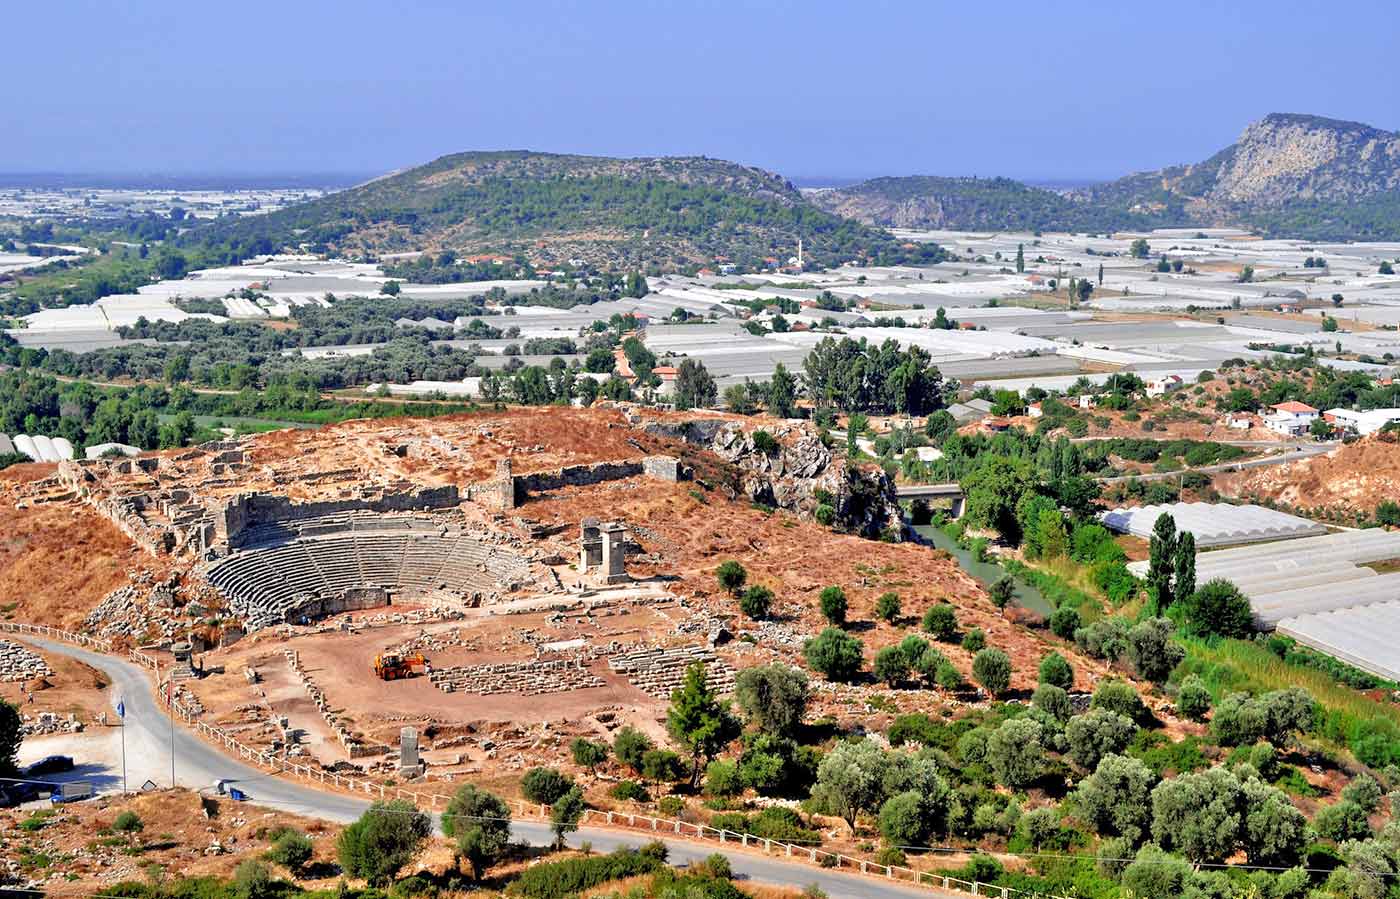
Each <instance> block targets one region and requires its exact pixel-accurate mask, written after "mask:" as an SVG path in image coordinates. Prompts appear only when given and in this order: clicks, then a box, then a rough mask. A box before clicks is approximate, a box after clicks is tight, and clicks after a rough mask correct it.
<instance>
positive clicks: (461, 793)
mask: <svg viewBox="0 0 1400 899" xmlns="http://www.w3.org/2000/svg"><path fill="white" fill-rule="evenodd" d="M442 832H443V834H444V835H446V836H447V837H449V838H451V839H453V840H455V841H456V843H457V856H458V857H459V858H461V859H464V860H465V861H466V862H467V864H468V865H470V866H471V869H472V879H473V880H480V879H481V875H482V872H484V871H485V870H486V869H487V868H488V867H490V866H491V865H492V864H493V863H494V862H496V861H499V860H500V858H501V856H503V855H505V851H506V846H507V845H509V843H510V806H508V805H506V803H505V800H504V799H502V798H501V797H499V796H497V795H496V794H495V793H491V792H488V791H486V790H482V789H480V788H478V787H476V786H475V785H473V784H462V786H460V787H458V788H457V792H456V793H455V794H454V795H453V796H452V801H450V802H449V803H448V804H447V810H446V811H445V812H443V814H442Z"/></svg>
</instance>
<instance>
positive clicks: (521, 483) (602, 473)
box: [515, 460, 644, 496]
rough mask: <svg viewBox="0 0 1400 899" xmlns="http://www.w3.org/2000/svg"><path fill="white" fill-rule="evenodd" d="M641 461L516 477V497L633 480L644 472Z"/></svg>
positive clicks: (581, 466)
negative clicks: (564, 488) (628, 479)
mask: <svg viewBox="0 0 1400 899" xmlns="http://www.w3.org/2000/svg"><path fill="white" fill-rule="evenodd" d="M643 470H644V469H643V467H642V463H641V462H640V461H632V460H628V461H623V462H594V463H593V464H591V465H570V466H568V467H566V468H556V469H555V470H553V471H537V472H533V473H531V474H524V475H516V477H515V491H516V496H520V495H521V494H525V493H538V492H539V491H541V490H558V489H559V488H560V487H586V486H588V485H590V484H601V483H603V482H605V481H620V480H622V479H623V478H633V477H636V476H637V475H639V474H641V473H642V472H643Z"/></svg>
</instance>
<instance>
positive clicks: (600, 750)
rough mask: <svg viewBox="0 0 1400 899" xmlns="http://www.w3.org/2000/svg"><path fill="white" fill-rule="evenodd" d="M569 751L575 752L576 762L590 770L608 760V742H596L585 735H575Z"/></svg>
mask: <svg viewBox="0 0 1400 899" xmlns="http://www.w3.org/2000/svg"><path fill="white" fill-rule="evenodd" d="M569 751H570V752H571V753H572V754H573V758H574V764H576V765H582V766H583V767H585V768H587V769H589V770H590V771H592V770H594V769H596V768H597V767H598V766H599V765H601V764H603V762H606V761H607V760H608V744H606V743H595V742H593V741H592V740H588V739H585V738H583V737H575V738H574V741H573V742H572V743H570V744H569Z"/></svg>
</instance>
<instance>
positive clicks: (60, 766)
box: [24, 755, 73, 777]
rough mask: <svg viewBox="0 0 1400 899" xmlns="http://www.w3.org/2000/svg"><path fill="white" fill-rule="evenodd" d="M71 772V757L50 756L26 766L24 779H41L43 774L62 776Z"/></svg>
mask: <svg viewBox="0 0 1400 899" xmlns="http://www.w3.org/2000/svg"><path fill="white" fill-rule="evenodd" d="M72 770H73V757H72V756H68V755H50V756H45V757H44V758H41V759H39V761H37V762H34V763H33V764H31V765H29V766H27V767H26V768H25V769H24V776H25V777H43V776H44V775H45V774H63V773H64V772H66V771H72Z"/></svg>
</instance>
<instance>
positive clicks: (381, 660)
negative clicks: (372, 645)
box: [374, 652, 428, 680]
mask: <svg viewBox="0 0 1400 899" xmlns="http://www.w3.org/2000/svg"><path fill="white" fill-rule="evenodd" d="M427 667H428V660H427V659H425V658H423V654H422V653H421V652H415V653H413V654H412V655H401V654H399V653H397V652H384V653H380V654H379V655H377V656H375V657H374V676H375V677H377V678H379V679H380V680H401V679H402V678H405V677H413V676H414V675H415V674H420V673H422V672H423V671H424V670H425V669H426V668H427Z"/></svg>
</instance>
